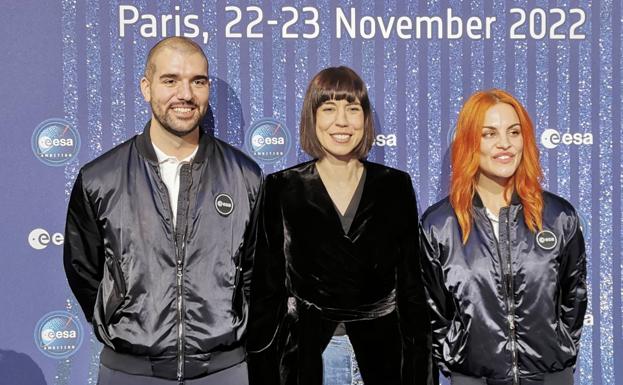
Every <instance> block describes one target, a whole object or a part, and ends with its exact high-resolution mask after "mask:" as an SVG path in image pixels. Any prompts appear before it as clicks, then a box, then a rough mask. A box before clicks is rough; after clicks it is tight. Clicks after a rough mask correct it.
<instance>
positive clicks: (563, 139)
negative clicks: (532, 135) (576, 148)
mask: <svg viewBox="0 0 623 385" xmlns="http://www.w3.org/2000/svg"><path fill="white" fill-rule="evenodd" d="M541 144H542V145H543V146H544V147H545V148H548V149H550V150H551V149H553V148H556V147H558V145H559V144H564V145H570V144H575V145H581V144H593V134H591V133H590V132H585V133H581V132H576V133H573V134H572V133H570V132H565V133H564V134H561V133H560V132H558V131H557V130H554V129H553V128H548V129H547V130H545V131H543V133H542V134H541Z"/></svg>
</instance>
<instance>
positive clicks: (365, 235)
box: [247, 67, 432, 385]
mask: <svg viewBox="0 0 623 385" xmlns="http://www.w3.org/2000/svg"><path fill="white" fill-rule="evenodd" d="M372 121H373V119H372V112H371V108H370V102H369V100H368V94H367V91H366V86H365V84H364V82H363V81H362V80H361V78H360V77H359V76H358V75H357V74H356V73H355V72H354V71H352V70H351V69H349V68H347V67H336V68H327V69H325V70H323V71H321V72H320V73H318V74H317V75H316V76H315V77H314V78H313V79H312V81H311V83H310V85H309V87H308V89H307V93H306V95H305V99H304V102H303V109H302V116H301V124H300V137H301V147H302V148H303V150H304V151H305V152H307V153H308V154H309V155H311V156H312V157H313V158H314V159H313V160H312V161H309V162H305V163H302V164H299V165H297V166H294V167H292V168H289V169H286V170H283V171H280V172H277V173H274V174H271V175H269V176H268V177H267V178H266V181H265V183H264V190H263V197H262V201H261V202H262V203H261V209H260V210H261V212H260V217H259V223H258V226H259V227H258V239H257V247H256V254H255V259H254V269H253V276H252V281H251V282H252V283H251V303H250V310H249V311H250V315H249V329H248V343H247V348H248V351H249V380H250V383H251V384H261V385H271V384H301V385H303V384H313V385H320V384H322V383H323V363H322V353H323V351H324V350H325V348H326V347H327V345H328V344H329V341H330V340H331V338H332V336H333V335H334V334H335V332H336V330H343V332H344V333H346V334H347V335H348V337H349V339H350V341H351V343H352V346H353V348H354V352H355V356H356V358H357V362H358V364H359V368H360V371H361V376H362V378H363V382H364V383H365V384H366V385H375V384H379V385H391V384H407V383H411V384H425V383H430V381H431V377H430V376H431V369H432V361H431V359H430V346H429V345H430V338H429V336H430V323H429V320H428V318H427V312H426V301H425V296H424V289H423V285H422V281H421V265H420V261H419V260H418V258H419V254H418V242H417V239H416V238H417V237H414V234H417V233H418V220H417V218H418V216H417V215H418V214H417V207H416V201H415V193H414V191H413V187H412V185H411V178H410V177H409V175H408V174H406V173H404V172H402V171H398V170H395V169H392V168H389V167H386V166H383V165H380V164H376V163H371V162H368V161H366V160H365V157H366V156H367V154H368V151H369V150H370V148H371V146H372V142H373V140H374V129H373V123H372ZM338 334H340V333H339V331H338Z"/></svg>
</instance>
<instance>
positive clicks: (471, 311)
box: [422, 192, 586, 384]
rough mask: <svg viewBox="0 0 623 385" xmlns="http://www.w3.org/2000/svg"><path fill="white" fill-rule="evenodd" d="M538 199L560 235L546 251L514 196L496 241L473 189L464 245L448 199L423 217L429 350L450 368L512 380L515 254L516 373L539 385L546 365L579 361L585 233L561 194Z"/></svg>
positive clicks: (555, 368)
mask: <svg viewBox="0 0 623 385" xmlns="http://www.w3.org/2000/svg"><path fill="white" fill-rule="evenodd" d="M543 201H544V208H543V229H544V230H549V231H551V232H553V233H554V234H555V236H556V238H557V244H556V245H555V246H554V247H553V248H552V249H551V250H546V249H545V248H543V247H541V246H540V245H539V243H538V242H537V239H536V234H535V233H532V232H530V231H529V229H528V228H527V226H526V224H525V222H524V216H523V207H522V205H521V203H520V202H519V200H518V198H517V196H514V197H513V200H512V202H511V205H510V207H509V208H507V209H504V210H502V211H501V212H500V241H499V242H498V241H496V239H495V236H494V234H493V228H492V225H491V222H490V221H489V219H488V218H487V216H486V212H485V208H484V207H483V205H482V202H481V200H480V198H479V197H478V195H476V196H475V198H474V202H473V214H474V215H473V217H474V220H473V227H472V232H471V234H470V236H469V238H468V241H467V244H465V245H463V244H462V241H461V232H460V228H459V226H458V222H457V219H456V216H455V215H454V211H453V209H452V207H451V205H450V203H449V200H448V198H446V199H444V200H442V201H440V202H438V203H437V204H435V205H434V206H432V207H430V208H429V209H428V210H427V211H426V213H425V214H424V215H423V217H422V232H423V236H422V243H423V249H424V250H425V251H426V254H427V258H426V260H425V262H424V263H423V265H422V267H423V276H424V278H425V281H426V288H427V293H428V298H429V305H430V309H431V317H432V324H433V346H434V349H433V351H434V356H435V359H436V360H437V361H438V362H439V364H440V367H441V368H442V370H443V371H444V372H445V373H446V374H448V372H449V371H452V372H457V373H461V374H464V375H468V376H472V377H485V378H487V379H489V381H490V382H491V383H496V384H511V383H512V377H513V376H512V358H511V352H510V347H511V345H510V323H509V322H508V321H509V319H508V318H507V317H508V314H509V309H508V306H509V303H508V301H507V299H506V298H507V297H506V296H507V290H508V288H507V286H505V283H504V282H505V281H504V277H503V273H502V271H503V268H504V263H506V262H505V260H510V262H511V263H510V267H511V276H512V281H511V282H512V286H513V292H512V293H510V297H509V298H510V299H511V301H512V304H513V305H514V317H512V318H513V324H514V327H515V330H516V336H517V353H518V369H519V377H520V379H522V381H527V382H530V383H539V381H542V378H543V375H544V374H545V373H554V372H559V371H562V370H563V369H565V368H569V367H572V366H573V365H574V364H575V361H576V358H577V354H578V349H579V341H580V332H581V327H582V323H583V319H584V313H585V310H586V256H585V251H584V240H583V238H582V232H581V230H580V227H579V220H578V216H577V214H576V212H575V210H574V209H573V207H572V206H571V205H570V204H569V203H568V202H567V201H565V200H563V199H562V198H560V197H557V196H555V195H553V194H550V193H547V192H544V193H543ZM546 246H547V247H549V245H546ZM539 379H541V380H539Z"/></svg>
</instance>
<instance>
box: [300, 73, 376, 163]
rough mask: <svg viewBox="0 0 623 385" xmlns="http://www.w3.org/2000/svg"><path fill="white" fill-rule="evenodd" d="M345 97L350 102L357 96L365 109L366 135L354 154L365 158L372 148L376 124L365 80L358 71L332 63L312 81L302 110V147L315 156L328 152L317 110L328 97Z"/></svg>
mask: <svg viewBox="0 0 623 385" xmlns="http://www.w3.org/2000/svg"><path fill="white" fill-rule="evenodd" d="M343 99H346V100H347V101H348V102H349V103H352V102H354V101H355V100H358V101H359V103H361V108H362V109H363V116H364V123H363V138H362V139H361V142H359V144H358V145H357V147H355V148H354V149H353V152H352V154H353V155H354V156H355V157H356V158H357V159H363V158H365V157H366V156H367V155H368V152H369V151H370V148H372V143H373V142H374V125H373V119H372V110H371V108H370V100H369V99H368V91H367V89H366V84H365V83H364V82H363V80H362V79H361V78H360V77H359V75H357V73H356V72H355V71H353V70H352V69H350V68H348V67H344V66H341V67H329V68H325V69H323V70H322V71H320V72H318V74H316V76H314V78H313V79H312V80H311V82H309V86H308V87H307V92H306V93H305V99H304V100H303V110H302V112H301V125H300V136H301V147H302V148H303V151H305V152H306V153H308V154H309V155H311V156H312V157H314V158H316V159H321V158H323V157H324V156H325V151H324V149H323V148H322V146H321V145H320V142H319V141H318V137H317V135H316V111H317V110H318V107H320V106H321V105H322V104H323V103H324V102H326V101H328V100H343Z"/></svg>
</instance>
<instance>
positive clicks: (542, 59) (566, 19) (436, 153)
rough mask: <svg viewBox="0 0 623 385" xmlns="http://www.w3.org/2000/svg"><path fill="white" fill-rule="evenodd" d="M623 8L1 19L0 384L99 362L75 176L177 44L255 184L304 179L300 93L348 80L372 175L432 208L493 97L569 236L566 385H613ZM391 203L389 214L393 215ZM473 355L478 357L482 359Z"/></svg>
mask: <svg viewBox="0 0 623 385" xmlns="http://www.w3.org/2000/svg"><path fill="white" fill-rule="evenodd" d="M621 8H622V4H621V1H620V0H601V1H554V0H551V1H544V0H530V1H528V0H523V1H513V2H507V1H501V0H471V1H459V0H442V1H432V0H431V1H415V0H414V1H399V0H385V1H367V0H364V1H351V0H344V1H328V0H324V1H278V0H274V1H263V2H256V1H235V0H231V1H208V0H205V1H202V0H194V1H158V2H156V1H146V0H139V1H119V0H110V1H104V0H102V1H97V0H87V1H77V0H58V1H46V2H41V1H34V0H29V1H15V2H3V4H2V10H1V11H0V28H1V29H2V31H1V34H0V36H1V38H0V39H1V40H0V41H1V43H0V44H1V45H0V49H1V52H2V60H1V62H0V63H1V64H0V68H1V69H2V70H1V71H0V76H1V77H2V82H1V84H2V86H1V87H0V93H1V103H0V105H1V107H0V109H1V111H2V114H1V118H2V123H1V125H2V140H0V146H1V151H0V156H1V157H2V158H1V159H2V162H1V166H0V181H1V183H2V188H1V189H0V196H1V202H2V221H0V223H1V224H0V226H2V229H1V231H0V239H1V241H2V242H1V248H0V253H1V255H2V259H1V264H0V266H1V267H0V293H1V294H0V296H1V297H0V298H1V300H0V301H1V302H0V309H1V310H2V313H3V315H2V317H1V321H0V325H2V326H1V327H0V383H2V384H4V383H6V384H29V385H30V384H37V385H39V384H50V385H52V384H54V385H84V384H93V383H95V381H96V378H97V370H98V360H99V357H98V354H99V350H100V348H101V345H100V344H99V343H98V342H97V341H96V340H95V339H94V337H93V334H92V332H91V328H90V325H89V324H88V323H87V322H86V321H85V319H84V316H83V314H82V312H81V310H80V309H79V307H78V306H77V303H76V301H75V299H74V298H73V296H72V294H71V292H70V290H69V287H68V285H67V282H66V279H65V274H64V271H63V267H62V244H63V228H64V221H65V212H66V205H67V201H68V198H69V193H70V190H71V187H72V185H73V182H74V178H75V177H76V174H77V172H78V170H79V168H80V167H81V166H82V165H84V164H85V163H87V162H88V161H90V160H91V159H93V158H95V157H97V156H98V155H100V154H102V153H103V152H104V151H106V150H108V149H110V148H112V147H113V146H115V145H118V144H119V143H121V142H123V141H125V140H127V139H128V138H130V137H132V136H133V135H135V134H136V133H138V132H140V131H142V129H143V126H144V125H145V123H146V122H147V121H148V118H149V116H150V113H149V109H148V105H147V104H146V103H145V102H144V101H143V98H142V97H141V95H140V92H139V87H138V81H139V79H140V77H141V75H142V73H143V66H144V60H145V57H146V55H147V52H148V50H149V48H150V47H151V46H153V44H155V42H156V41H158V40H159V39H160V38H162V37H164V36H171V35H175V34H177V35H184V36H188V37H191V38H193V39H195V40H196V41H197V42H198V43H199V44H201V46H202V47H203V48H204V50H205V52H206V55H207V56H208V58H209V61H210V76H211V81H212V93H211V96H210V104H211V112H210V115H209V116H208V119H207V121H206V126H207V128H208V129H211V130H212V131H213V132H214V135H216V136H217V137H219V138H221V139H224V140H226V141H227V142H229V143H232V144H233V145H235V146H237V147H239V148H241V149H243V150H244V151H245V152H247V153H248V154H250V155H251V156H252V157H253V158H255V159H256V161H257V162H258V163H259V164H260V165H261V166H262V168H263V169H264V171H265V172H266V173H270V172H273V171H277V170H280V169H283V168H285V167H288V166H291V165H294V164H296V163H298V162H300V161H303V160H306V159H307V157H306V155H305V154H304V153H303V152H302V151H301V148H300V145H299V135H298V119H299V116H300V112H301V105H302V99H303V96H304V92H305V89H306V86H307V83H308V81H309V80H310V78H311V77H312V76H313V75H314V74H315V73H316V72H318V71H319V70H320V69H322V68H324V67H327V66H336V65H342V64H343V65H347V66H351V67H352V68H354V69H355V70H356V71H357V72H358V73H359V74H361V76H362V77H363V79H364V80H365V81H366V83H367V84H368V87H369V91H370V96H371V101H372V104H373V107H374V117H375V123H376V130H377V136H376V142H375V146H374V148H373V150H372V152H371V155H370V159H371V160H373V161H376V162H381V163H384V164H387V165H389V166H392V167H396V168H399V169H402V170H405V171H407V172H409V173H410V174H411V176H412V178H413V183H414V186H415V190H416V192H417V194H418V202H419V207H420V211H423V210H424V209H426V208H427V207H428V206H429V205H431V204H432V203H434V202H436V201H437V200H439V199H441V198H442V197H443V196H444V195H445V194H446V192H447V185H448V179H449V156H448V148H449V145H450V143H451V140H452V137H453V131H454V127H455V122H456V117H457V114H458V111H459V109H460V106H461V105H462V103H463V101H464V100H465V98H466V97H467V96H468V95H470V94H471V93H473V92H474V91H476V90H481V89H486V88H491V87H499V88H504V89H506V90H508V91H510V92H511V93H513V94H515V95H516V96H517V97H518V98H519V99H520V100H521V101H522V102H523V103H524V104H525V106H526V107H527V109H528V111H529V113H530V115H531V117H532V118H533V120H534V123H535V126H536V133H537V137H538V138H537V139H538V143H539V149H540V153H541V160H542V164H543V169H544V172H545V187H546V189H547V190H550V191H552V192H554V193H556V194H558V195H561V196H563V197H564V198H566V199H568V200H569V201H570V202H571V203H572V204H573V205H574V206H575V207H576V208H577V209H578V211H579V213H580V216H581V218H582V227H583V232H584V237H585V239H586V243H587V253H588V282H589V305H588V312H587V316H586V319H585V323H584V331H583V335H582V347H581V352H580V358H579V362H578V364H577V366H576V376H577V377H576V378H577V381H578V383H579V384H582V385H587V384H603V385H610V384H615V383H618V384H623V365H622V364H623V343H622V334H623V324H622V310H623V309H622V306H621V294H622V285H621V283H622V282H621V267H622V262H623V260H622V258H621V231H622V228H621V203H622V202H621V199H622V197H621V183H622V181H623V180H622V175H621V145H622V139H621V107H622V100H621V89H622V85H621V79H622V68H621V43H622V39H623V37H622V36H623V35H622V34H621V24H622V23H621ZM387 199H392V197H391V196H388V197H387ZM484 353H485V352H483V354H484Z"/></svg>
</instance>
